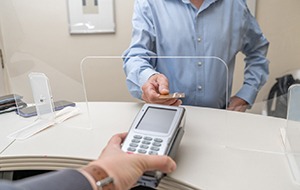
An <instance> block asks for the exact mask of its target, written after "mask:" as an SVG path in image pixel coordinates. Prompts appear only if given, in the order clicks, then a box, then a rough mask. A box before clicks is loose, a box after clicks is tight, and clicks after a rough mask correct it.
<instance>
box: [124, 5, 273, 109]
mask: <svg viewBox="0 0 300 190" xmlns="http://www.w3.org/2000/svg"><path fill="white" fill-rule="evenodd" d="M132 23H133V33H132V41H131V44H130V47H129V48H128V49H127V50H126V51H125V52H124V56H125V57H124V71H125V73H126V76H127V80H126V81H127V86H128V89H129V91H130V93H131V94H132V95H133V96H134V97H136V98H141V94H142V91H141V87H142V85H143V84H144V83H145V82H146V81H147V80H148V78H149V77H150V76H151V75H153V74H155V73H157V72H159V73H162V74H164V75H165V76H166V77H167V78H168V80H169V88H170V92H184V93H185V94H186V97H185V98H184V99H182V101H183V104H185V105H194V106H206V107H213V108H223V107H225V104H226V103H227V101H228V98H229V97H230V96H231V89H232V80H233V71H234V65H235V58H236V54H237V53H238V52H242V53H243V54H244V55H245V59H244V60H245V63H246V65H245V70H244V81H243V85H242V87H241V88H240V90H239V91H238V92H237V94H236V96H238V97H240V98H242V99H244V100H245V101H247V102H248V103H249V104H250V105H251V104H253V103H254V101H255V98H256V96H257V93H258V91H259V89H260V88H261V87H262V85H264V84H265V82H266V80H267V77H268V72H269V70H268V60H267V59H266V54H267V50H268V46H269V43H268V41H267V40H266V38H265V37H264V35H263V34H262V32H261V30H260V28H259V26H258V24H257V22H256V20H255V18H254V17H253V16H252V15H251V13H250V12H249V10H248V8H247V5H246V2H245V0H204V3H203V4H202V6H201V7H200V9H197V8H196V7H195V6H194V5H193V4H191V3H190V1H189V0H136V1H135V6H134V15H133V20H132ZM160 56H162V57H160ZM173 56H176V57H173ZM225 65H226V66H225ZM226 89H227V90H226ZM226 98H227V99H226Z"/></svg>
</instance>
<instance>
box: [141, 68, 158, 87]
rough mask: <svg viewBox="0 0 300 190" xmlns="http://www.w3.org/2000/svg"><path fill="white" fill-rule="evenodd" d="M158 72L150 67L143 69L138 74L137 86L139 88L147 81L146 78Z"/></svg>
mask: <svg viewBox="0 0 300 190" xmlns="http://www.w3.org/2000/svg"><path fill="white" fill-rule="evenodd" d="M157 73H159V72H157V71H155V70H153V69H150V68H147V69H145V70H143V71H142V72H141V74H140V77H139V83H140V84H139V86H140V88H141V87H142V86H143V85H144V84H145V83H146V82H147V80H148V79H149V78H150V77H151V76H152V75H154V74H157Z"/></svg>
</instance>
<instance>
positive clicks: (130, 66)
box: [123, 0, 157, 98]
mask: <svg viewBox="0 0 300 190" xmlns="http://www.w3.org/2000/svg"><path fill="white" fill-rule="evenodd" d="M132 26H133V32H132V39H131V44H130V47H129V48H128V49H127V50H126V51H125V52H124V54H123V60H124V65H123V69H124V71H125V74H126V83H127V87H128V89H129V91H130V93H131V95H132V96H134V97H136V98H141V95H142V91H141V86H142V85H143V84H144V83H145V82H146V81H147V80H148V78H149V77H150V76H152V75H153V74H155V73H157V72H156V71H155V64H156V61H155V60H156V59H155V56H156V50H155V49H156V48H155V40H156V34H155V29H154V25H153V20H152V14H151V9H150V6H149V4H148V2H147V1H145V0H136V1H135V5H134V14H133V19H132Z"/></svg>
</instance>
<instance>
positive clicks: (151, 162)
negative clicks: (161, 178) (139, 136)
mask: <svg viewBox="0 0 300 190" xmlns="http://www.w3.org/2000/svg"><path fill="white" fill-rule="evenodd" d="M143 159H144V160H143V161H144V166H145V168H144V170H145V171H153V170H158V171H161V172H163V173H171V172H173V171H174V170H175V169H176V163H175V162H174V160H172V159H171V158H170V157H169V156H157V155H149V156H143Z"/></svg>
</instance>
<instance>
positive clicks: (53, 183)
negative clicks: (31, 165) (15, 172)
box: [0, 169, 92, 190]
mask: <svg viewBox="0 0 300 190" xmlns="http://www.w3.org/2000/svg"><path fill="white" fill-rule="evenodd" d="M0 189H5V190H41V189H42V190H53V189H59V190H74V189H84V190H92V186H91V185H90V183H89V181H88V180H87V179H86V178H85V177H84V176H83V175H82V174H81V173H80V172H79V171H77V170H71V169H66V170H61V171H55V172H51V173H46V174H41V175H39V176H35V177H29V178H26V179H22V180H19V181H16V182H5V181H1V182H0Z"/></svg>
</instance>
